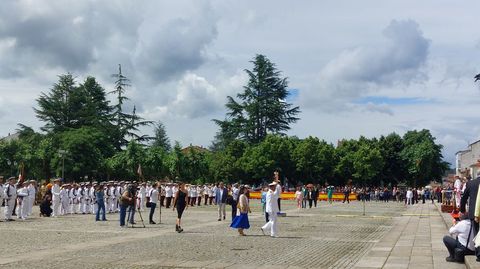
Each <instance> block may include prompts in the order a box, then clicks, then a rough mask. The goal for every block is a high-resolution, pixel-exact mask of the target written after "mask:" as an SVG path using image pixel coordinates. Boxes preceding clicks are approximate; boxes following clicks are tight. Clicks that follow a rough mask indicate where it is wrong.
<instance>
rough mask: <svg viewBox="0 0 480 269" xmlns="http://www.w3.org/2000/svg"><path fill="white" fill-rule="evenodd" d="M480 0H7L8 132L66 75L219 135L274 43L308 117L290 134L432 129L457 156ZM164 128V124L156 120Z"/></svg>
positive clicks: (182, 138) (478, 134)
mask: <svg viewBox="0 0 480 269" xmlns="http://www.w3.org/2000/svg"><path fill="white" fill-rule="evenodd" d="M478 10H480V2H479V1H462V3H461V4H458V3H453V2H451V1H444V0H425V1H410V0H402V1H394V0H392V1H369V0H364V1H342V0H335V1H329V0H326V1H313V0H311V1H310V0H305V1H286V0H275V1H273V0H266V1H253V0H245V1H232V0H217V1H203V0H196V1H181V0H176V1H153V0H152V1H148V0H143V1H126V0H125V1H116V0H112V1H99V0H98V1H95V0H86V1H73V0H71V1H62V0H58V1H48V0H2V8H1V9H0V137H1V136H5V135H7V134H8V133H13V132H15V129H16V128H17V124H18V123H22V124H25V125H28V126H32V127H34V128H35V129H36V130H39V127H41V126H42V125H43V124H44V123H43V122H41V121H39V120H38V119H37V118H36V117H35V113H34V111H33V108H34V107H36V98H38V96H39V95H40V94H41V93H42V92H48V91H49V90H50V89H51V87H52V85H53V84H54V83H55V82H56V80H57V79H58V75H60V74H64V73H67V72H70V73H72V74H74V75H75V77H76V78H77V81H78V82H81V81H83V80H84V79H85V78H86V77H87V76H94V77H96V78H97V79H98V80H99V82H100V83H101V84H102V85H103V86H104V87H105V88H106V89H107V90H111V89H113V82H114V81H113V78H112V77H111V74H113V73H115V72H116V71H117V70H118V64H121V65H122V71H123V73H124V75H126V76H127V77H128V78H130V80H131V82H132V87H131V88H130V89H129V90H128V92H127V96H128V97H129V98H130V99H131V103H129V104H128V106H129V107H130V108H132V107H133V105H136V107H137V112H138V113H139V114H140V115H141V116H143V117H144V118H145V119H147V120H152V121H162V122H163V123H164V125H165V126H166V129H167V133H168V135H169V137H170V139H171V140H172V141H174V140H177V141H179V142H180V143H181V144H183V145H189V144H195V145H202V146H205V147H206V146H209V145H210V143H211V141H212V139H213V136H214V135H215V133H216V131H217V129H218V128H217V127H216V126H215V124H214V123H213V122H212V119H214V118H217V119H223V118H224V116H225V112H226V110H225V108H224V104H225V102H226V97H227V96H229V95H230V96H235V95H236V94H237V93H239V92H241V91H242V86H243V85H245V83H246V81H247V76H246V74H245V72H244V70H245V69H250V68H252V64H251V63H250V61H251V60H252V59H253V57H254V56H255V55H256V54H264V55H266V56H267V57H268V58H269V59H270V60H271V61H272V62H274V63H275V64H276V66H277V68H278V69H279V70H280V71H282V75H283V76H285V77H288V81H289V88H290V89H291V90H292V95H291V96H290V97H289V101H290V102H292V103H293V104H295V105H298V106H300V109H301V111H302V112H301V114H300V115H299V116H300V118H301V120H300V121H298V122H297V123H296V124H293V125H292V126H291V127H292V129H291V130H290V131H289V133H288V134H289V135H296V136H298V137H300V138H304V137H307V136H309V135H312V136H317V137H319V138H321V139H324V140H326V141H328V142H331V143H334V144H336V142H337V141H338V140H339V139H343V138H347V139H349V138H358V137H359V136H361V135H363V136H366V137H378V136H380V135H387V134H389V133H392V132H396V133H399V134H400V135H403V134H404V133H405V132H407V131H409V130H414V129H424V128H425V129H429V130H431V132H432V133H433V135H434V136H435V137H436V138H437V142H438V143H441V144H442V145H443V146H444V149H443V154H444V157H445V159H446V160H447V161H449V162H451V163H454V159H455V156H454V155H455V152H457V151H459V150H462V149H465V148H466V147H467V146H468V143H471V142H474V141H476V140H478V139H480V125H477V124H476V123H478V122H479V121H478V117H477V115H476V114H477V113H478V111H479V108H478V107H479V103H480V83H477V84H475V83H474V80H473V77H474V75H475V74H478V73H480V27H478V25H479V20H480V19H479V17H478ZM143 131H144V132H145V133H153V129H152V128H150V129H145V130H143Z"/></svg>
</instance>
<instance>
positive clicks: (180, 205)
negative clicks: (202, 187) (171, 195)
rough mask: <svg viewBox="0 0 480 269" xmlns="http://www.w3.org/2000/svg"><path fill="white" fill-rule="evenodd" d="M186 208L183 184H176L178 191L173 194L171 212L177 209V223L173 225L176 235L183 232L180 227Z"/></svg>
mask: <svg viewBox="0 0 480 269" xmlns="http://www.w3.org/2000/svg"><path fill="white" fill-rule="evenodd" d="M187 207H188V204H187V189H185V183H178V191H177V193H176V194H175V199H174V200H173V210H175V208H177V215H178V216H177V223H176V225H175V231H177V232H178V233H181V232H183V229H182V227H181V226H180V225H181V221H182V214H183V211H184V210H185V208H187Z"/></svg>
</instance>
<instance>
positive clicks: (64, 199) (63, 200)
mask: <svg viewBox="0 0 480 269" xmlns="http://www.w3.org/2000/svg"><path fill="white" fill-rule="evenodd" d="M69 193H70V189H69V184H63V185H62V187H60V204H61V209H60V211H61V212H60V215H67V214H68V213H69V212H70V198H69V197H68V194H69Z"/></svg>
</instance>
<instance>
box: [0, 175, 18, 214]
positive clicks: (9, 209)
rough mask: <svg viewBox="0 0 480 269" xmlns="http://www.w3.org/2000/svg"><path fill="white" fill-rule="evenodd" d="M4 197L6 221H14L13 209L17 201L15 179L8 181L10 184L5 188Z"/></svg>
mask: <svg viewBox="0 0 480 269" xmlns="http://www.w3.org/2000/svg"><path fill="white" fill-rule="evenodd" d="M3 197H5V220H6V221H12V220H13V219H12V214H13V207H14V206H15V199H17V188H16V187H15V177H11V178H9V179H8V184H7V185H5V187H4V191H3Z"/></svg>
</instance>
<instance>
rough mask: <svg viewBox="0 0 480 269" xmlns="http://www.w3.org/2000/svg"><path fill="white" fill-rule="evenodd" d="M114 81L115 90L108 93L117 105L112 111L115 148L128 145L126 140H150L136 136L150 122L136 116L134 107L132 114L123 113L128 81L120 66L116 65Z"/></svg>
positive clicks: (146, 137)
mask: <svg viewBox="0 0 480 269" xmlns="http://www.w3.org/2000/svg"><path fill="white" fill-rule="evenodd" d="M112 77H114V78H116V80H115V90H113V91H111V92H109V93H110V94H114V95H116V99H117V103H116V104H115V105H114V109H113V124H114V126H115V127H116V128H115V132H114V137H115V143H114V144H115V147H116V148H117V150H120V149H122V147H125V146H127V145H128V142H129V140H128V138H130V139H133V140H135V141H137V142H145V141H149V140H152V137H150V136H147V135H138V134H137V132H138V131H139V128H140V127H142V126H148V125H151V124H153V122H151V121H145V120H144V119H143V118H142V117H140V116H138V115H137V114H136V107H134V108H133V112H132V114H128V113H125V112H123V105H124V104H125V102H126V101H128V100H129V99H128V97H126V96H125V92H126V90H127V88H128V87H130V86H131V85H130V80H129V79H128V78H127V77H126V76H124V75H123V74H122V66H121V65H120V64H119V65H118V73H117V74H113V75H112Z"/></svg>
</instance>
